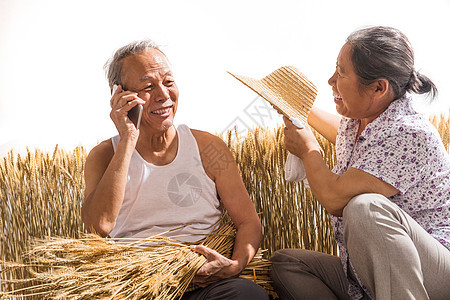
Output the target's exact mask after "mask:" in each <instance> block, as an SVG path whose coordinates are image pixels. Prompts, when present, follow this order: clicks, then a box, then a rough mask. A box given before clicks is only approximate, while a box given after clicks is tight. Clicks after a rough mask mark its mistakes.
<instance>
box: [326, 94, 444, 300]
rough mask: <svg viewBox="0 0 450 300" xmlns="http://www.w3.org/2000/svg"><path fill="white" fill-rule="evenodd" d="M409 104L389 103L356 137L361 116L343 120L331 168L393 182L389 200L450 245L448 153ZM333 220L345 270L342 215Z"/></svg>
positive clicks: (355, 290)
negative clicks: (335, 158) (356, 171)
mask: <svg viewBox="0 0 450 300" xmlns="http://www.w3.org/2000/svg"><path fill="white" fill-rule="evenodd" d="M411 102H412V99H411V97H410V96H405V97H403V98H401V99H398V100H396V101H394V102H392V103H391V105H390V106H389V107H388V108H387V109H386V110H385V111H384V112H383V113H382V114H381V115H380V116H378V118H376V119H375V120H374V121H372V122H371V123H370V124H369V125H367V127H366V128H365V129H364V131H363V132H362V133H361V135H360V136H359V137H358V138H357V139H356V134H357V131H358V127H359V120H357V119H348V118H342V120H341V124H340V127H339V130H338V136H337V138H336V149H337V150H336V155H337V164H336V166H335V167H334V169H333V172H334V173H336V174H338V175H341V174H343V173H344V172H345V171H347V170H348V169H349V168H356V169H360V170H362V171H364V172H367V173H369V174H371V175H373V176H375V177H377V178H379V179H381V180H383V181H385V182H387V183H389V184H391V185H392V186H394V187H395V188H397V189H398V190H399V191H400V193H398V194H397V195H395V196H392V197H391V198H390V200H392V202H394V203H395V204H397V205H398V206H399V207H400V208H402V209H403V210H404V211H406V212H407V213H408V214H409V215H410V216H411V217H412V218H413V219H414V220H415V221H416V222H417V223H419V224H420V225H421V226H422V227H423V228H424V229H425V230H426V231H427V232H428V233H430V234H431V235H432V236H433V237H434V238H435V239H437V240H438V241H439V242H440V243H442V244H443V245H444V246H445V247H446V248H448V249H450V157H449V154H448V153H447V152H446V150H445V148H444V145H443V144H442V141H441V139H440V136H439V134H438V132H437V131H436V129H435V128H434V127H433V125H431V124H430V122H428V120H427V119H426V117H424V116H422V115H420V114H418V113H416V112H415V111H414V109H413V108H412V106H411ZM355 139H356V142H355ZM331 220H332V224H333V228H334V233H335V239H336V241H337V242H338V245H339V250H340V255H341V260H342V263H343V267H344V271H345V272H346V271H347V267H348V263H349V262H350V261H349V259H348V253H347V249H346V248H345V245H344V237H343V223H342V218H339V217H334V216H332V217H331ZM350 266H351V262H350ZM361 286H362V285H361V283H359V284H358V283H355V282H352V281H350V287H349V295H350V297H351V299H360V298H361V297H362V289H364V287H362V288H361ZM364 290H365V289H364ZM366 292H367V291H366Z"/></svg>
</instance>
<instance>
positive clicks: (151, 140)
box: [136, 126, 178, 165]
mask: <svg viewBox="0 0 450 300" xmlns="http://www.w3.org/2000/svg"><path fill="white" fill-rule="evenodd" d="M141 130H142V129H141ZM136 150H137V151H138V152H139V154H140V155H141V156H142V157H143V158H144V159H145V160H146V161H148V162H149V163H152V164H155V165H164V164H167V163H170V162H171V161H172V160H173V159H174V158H175V156H176V154H177V150H178V139H177V131H176V129H175V126H171V127H169V128H168V129H167V130H164V131H149V130H145V131H142V132H140V135H139V140H138V142H137V145H136Z"/></svg>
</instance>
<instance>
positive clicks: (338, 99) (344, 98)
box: [328, 44, 379, 119]
mask: <svg viewBox="0 0 450 300" xmlns="http://www.w3.org/2000/svg"><path fill="white" fill-rule="evenodd" d="M351 54H352V51H351V46H350V45H349V44H345V45H344V46H343V47H342V49H341V51H340V52H339V56H338V58H337V62H336V71H335V72H334V74H333V76H331V78H330V79H329V80H328V84H329V85H331V87H332V89H333V96H334V102H335V103H336V111H337V112H338V113H339V114H340V115H342V116H344V117H348V118H352V119H365V118H371V117H373V115H374V114H375V113H377V114H379V111H378V109H377V112H375V111H374V110H375V107H374V106H375V105H374V103H373V100H372V99H371V97H370V93H369V92H368V91H367V92H365V91H364V89H365V88H361V85H360V83H359V78H358V76H357V75H356V73H355V71H354V68H353V64H352V61H351ZM375 117H376V116H375Z"/></svg>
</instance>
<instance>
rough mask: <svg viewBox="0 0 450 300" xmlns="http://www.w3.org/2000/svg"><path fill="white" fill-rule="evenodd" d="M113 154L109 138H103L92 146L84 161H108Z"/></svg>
mask: <svg viewBox="0 0 450 300" xmlns="http://www.w3.org/2000/svg"><path fill="white" fill-rule="evenodd" d="M113 155H114V148H113V145H112V141H111V139H108V140H105V141H103V142H101V143H100V144H98V145H97V146H95V147H94V148H92V150H91V151H90V152H89V155H88V157H87V159H86V163H102V162H103V163H105V162H107V163H109V162H110V161H111V158H112V157H113Z"/></svg>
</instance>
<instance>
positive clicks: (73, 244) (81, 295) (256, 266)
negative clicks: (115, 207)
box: [0, 222, 271, 300]
mask: <svg viewBox="0 0 450 300" xmlns="http://www.w3.org/2000/svg"><path fill="white" fill-rule="evenodd" d="M234 236H235V232H234V228H233V226H232V224H231V222H227V223H226V224H224V225H223V226H221V227H220V228H219V230H218V231H217V232H215V233H212V234H210V235H209V236H208V237H207V238H206V239H205V241H204V242H203V244H204V245H206V246H208V247H210V248H212V249H214V250H216V251H217V252H219V253H221V254H223V255H224V256H227V257H230V256H231V252H232V249H233V243H234ZM26 261H27V262H26V263H23V264H17V263H5V262H3V263H2V264H3V267H4V268H5V270H13V269H27V270H28V272H29V273H30V275H31V276H30V278H29V279H26V280H18V279H16V280H10V281H9V283H10V284H12V285H13V286H14V288H13V290H12V291H10V292H2V293H0V298H1V299H6V298H8V299H9V298H10V297H13V296H14V295H15V296H17V295H22V296H24V297H34V296H37V297H39V298H45V299H168V300H170V299H176V298H179V297H181V296H182V295H183V293H184V292H185V291H186V289H187V288H188V286H189V284H190V282H191V280H192V278H193V277H194V275H195V273H196V272H197V270H198V269H199V268H200V267H201V266H202V264H203V263H204V262H205V261H206V258H205V257H204V256H202V255H200V254H198V253H196V252H194V251H192V250H191V249H190V248H189V245H186V244H182V243H178V242H176V241H175V240H173V239H170V238H168V237H165V236H164V235H162V234H161V235H156V236H152V237H149V238H146V239H140V240H135V241H133V242H130V241H128V240H126V239H114V241H113V240H111V239H104V238H101V237H99V236H96V235H87V236H85V237H84V238H82V239H68V238H49V239H46V240H40V241H36V242H35V244H34V246H33V247H32V248H31V250H30V251H29V252H28V254H27V257H26ZM268 272H269V263H268V262H267V261H265V260H264V259H262V257H261V254H260V253H259V254H258V255H257V256H256V257H255V258H254V259H253V261H252V262H251V263H250V265H249V266H248V267H247V269H246V270H245V271H244V272H243V274H242V276H243V277H246V278H250V279H254V280H255V282H256V283H258V284H261V285H262V286H263V287H264V288H266V289H267V290H268V292H271V286H270V281H269V277H268ZM21 286H22V287H21Z"/></svg>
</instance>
